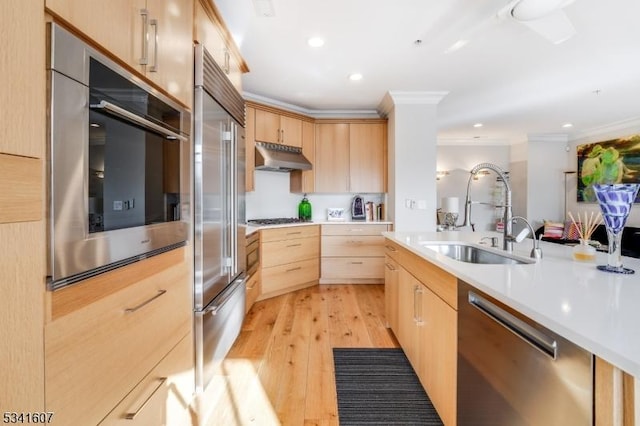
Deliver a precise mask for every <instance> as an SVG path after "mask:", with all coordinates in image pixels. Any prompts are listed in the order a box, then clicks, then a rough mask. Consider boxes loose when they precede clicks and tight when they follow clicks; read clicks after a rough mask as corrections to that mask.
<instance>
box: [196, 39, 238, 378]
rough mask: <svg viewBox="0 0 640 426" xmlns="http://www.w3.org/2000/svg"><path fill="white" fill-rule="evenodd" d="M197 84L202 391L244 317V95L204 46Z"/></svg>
mask: <svg viewBox="0 0 640 426" xmlns="http://www.w3.org/2000/svg"><path fill="white" fill-rule="evenodd" d="M194 82H195V91H194V105H193V113H194V129H193V130H194V159H193V161H194V164H193V170H194V203H193V205H194V239H193V241H194V327H195V356H196V359H195V362H196V388H197V390H198V391H202V390H203V389H204V388H206V386H207V384H208V383H209V381H210V380H211V378H212V377H213V374H214V371H215V369H216V367H217V365H218V364H219V362H220V361H221V360H222V359H223V358H224V357H225V356H226V355H227V353H228V351H229V349H230V348H231V346H232V345H233V343H234V341H235V340H236V338H237V336H238V334H239V333H240V329H241V326H242V321H243V319H244V307H245V285H244V280H245V269H246V257H245V227H246V226H245V223H246V221H245V196H244V188H245V180H244V176H245V169H244V161H245V155H244V152H245V151H244V146H245V144H244V101H243V99H242V97H241V96H240V94H239V93H238V92H237V91H236V89H235V88H234V87H233V85H232V84H231V82H230V81H229V79H228V78H227V77H226V74H225V73H224V71H223V70H222V69H221V68H220V67H219V66H218V65H217V64H216V63H215V61H214V60H213V58H212V57H211V55H209V54H208V53H207V51H206V50H205V49H204V48H203V47H202V46H197V47H196V49H195V80H194Z"/></svg>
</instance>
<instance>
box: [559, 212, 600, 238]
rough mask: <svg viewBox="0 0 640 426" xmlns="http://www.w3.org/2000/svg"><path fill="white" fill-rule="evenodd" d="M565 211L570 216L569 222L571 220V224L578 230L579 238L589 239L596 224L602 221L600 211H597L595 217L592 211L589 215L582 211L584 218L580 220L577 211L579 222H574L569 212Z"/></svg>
mask: <svg viewBox="0 0 640 426" xmlns="http://www.w3.org/2000/svg"><path fill="white" fill-rule="evenodd" d="M567 213H569V217H570V218H571V222H573V226H575V227H576V229H577V230H578V234H579V236H580V239H581V240H585V241H589V240H590V239H591V234H593V231H595V230H596V226H598V225H600V223H602V214H600V212H598V214H597V215H596V216H595V218H594V214H593V212H591V215H589V214H588V213H587V212H584V220H582V218H581V217H580V214H579V213H578V220H580V221H579V222H576V220H575V219H574V218H573V215H572V214H571V212H567Z"/></svg>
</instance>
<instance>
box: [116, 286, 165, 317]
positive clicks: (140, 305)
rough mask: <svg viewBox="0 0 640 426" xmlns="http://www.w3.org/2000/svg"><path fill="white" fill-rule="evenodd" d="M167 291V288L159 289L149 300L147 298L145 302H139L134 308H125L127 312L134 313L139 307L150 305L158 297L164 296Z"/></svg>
mask: <svg viewBox="0 0 640 426" xmlns="http://www.w3.org/2000/svg"><path fill="white" fill-rule="evenodd" d="M166 292H167V290H158V294H156V295H155V296H153V297H152V298H151V299H149V300H145V301H144V302H142V303H141V304H139V305H138V306H134V307H133V308H127V309H125V310H124V313H125V314H132V313H134V312H135V311H137V310H138V309H140V308H142V307H144V306H146V305H148V304H149V303H151V302H153V301H154V300H156V299H157V298H158V297H160V296H162V295H163V294H165V293H166Z"/></svg>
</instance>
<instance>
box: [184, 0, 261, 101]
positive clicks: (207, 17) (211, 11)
mask: <svg viewBox="0 0 640 426" xmlns="http://www.w3.org/2000/svg"><path fill="white" fill-rule="evenodd" d="M194 35H195V41H197V42H198V43H200V44H202V45H203V46H204V47H205V49H207V52H209V54H210V55H211V56H212V57H213V59H214V60H215V61H216V63H217V64H218V65H219V66H220V68H222V70H223V71H224V73H225V74H226V75H227V77H228V78H229V81H231V83H232V84H233V86H234V87H235V88H236V89H237V90H238V92H240V93H242V74H243V73H245V72H248V71H249V68H248V67H247V64H246V63H245V62H244V60H243V59H242V57H241V56H240V54H239V52H238V48H237V47H236V45H235V43H234V41H233V39H232V37H231V35H230V34H229V32H228V31H227V30H226V28H225V27H224V25H223V23H222V18H221V16H220V14H219V12H218V10H217V9H216V8H215V5H214V4H213V2H211V1H210V0H196V1H195V11H194Z"/></svg>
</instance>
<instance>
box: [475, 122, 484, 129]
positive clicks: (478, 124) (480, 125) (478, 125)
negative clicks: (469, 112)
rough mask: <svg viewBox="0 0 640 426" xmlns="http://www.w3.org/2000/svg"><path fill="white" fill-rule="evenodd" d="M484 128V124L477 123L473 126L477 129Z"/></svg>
mask: <svg viewBox="0 0 640 426" xmlns="http://www.w3.org/2000/svg"><path fill="white" fill-rule="evenodd" d="M482 126H483V124H482V123H476V124H474V125H473V127H475V128H478V127H482Z"/></svg>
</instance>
